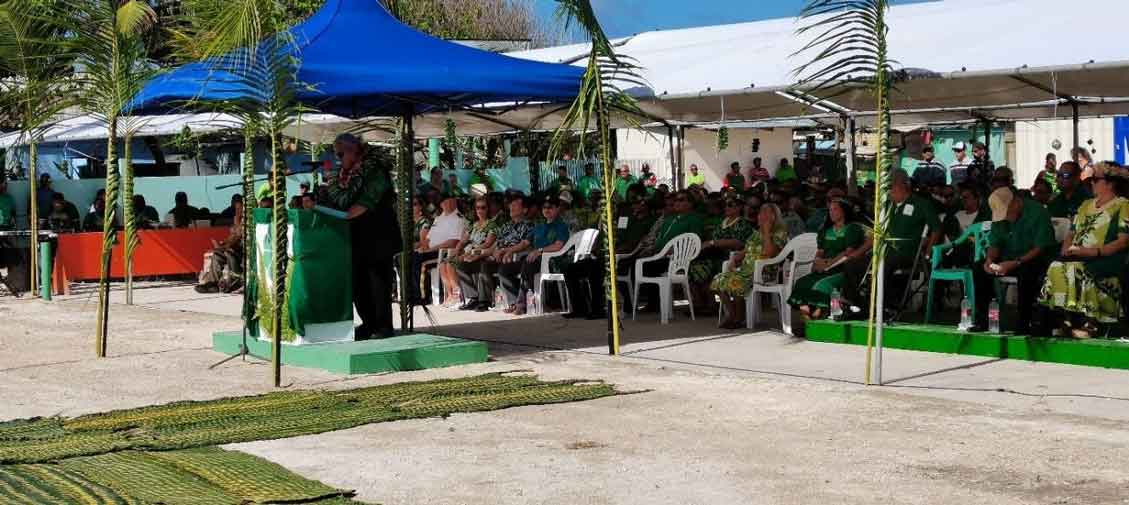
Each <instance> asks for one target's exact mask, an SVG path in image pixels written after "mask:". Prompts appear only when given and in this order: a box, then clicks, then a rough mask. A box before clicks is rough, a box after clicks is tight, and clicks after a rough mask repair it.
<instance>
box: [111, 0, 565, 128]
mask: <svg viewBox="0 0 1129 505" xmlns="http://www.w3.org/2000/svg"><path fill="white" fill-rule="evenodd" d="M284 39H288V40H289V42H288V43H287V44H285V45H284V49H282V51H285V52H287V53H288V54H289V55H292V56H294V57H295V58H296V59H297V61H298V62H299V63H298V68H297V75H296V79H295V81H296V82H295V86H294V87H295V88H296V89H298V92H297V99H298V100H299V101H300V102H302V103H303V104H305V105H308V106H310V107H313V108H316V109H317V110H319V111H321V112H325V113H329V114H335V115H338V116H343V117H354V118H355V117H364V116H398V115H402V114H404V113H406V112H409V111H410V112H414V113H426V112H435V111H443V110H449V109H458V108H461V107H467V106H476V105H481V104H486V103H498V102H513V103H522V102H559V101H567V100H572V99H573V98H575V97H576V94H577V92H578V90H579V86H580V79H581V76H582V74H583V69H581V68H577V67H573V66H569V65H561V64H555V63H542V62H536V61H531V60H524V59H519V58H513V57H509V56H505V55H501V54H496V53H491V52H487V51H482V50H479V49H475V48H472V47H467V46H464V45H460V44H456V43H453V42H448V41H445V40H442V39H438V38H435V37H432V36H430V35H427V34H425V33H422V32H420V31H417V30H415V29H413V28H411V27H409V26H407V25H404V24H403V23H400V22H399V21H398V20H396V19H395V18H393V17H392V15H391V14H389V13H388V11H387V10H385V9H384V7H383V6H382V5H381V4H380V3H379V2H378V1H377V0H328V1H327V2H326V4H325V5H324V6H323V7H322V8H321V9H320V10H318V11H317V12H316V13H314V14H313V15H312V16H311V17H310V18H309V19H307V20H306V21H304V22H302V23H300V24H298V25H296V26H294V27H293V28H291V29H290V30H288V33H287V36H286V37H284ZM266 47H267V46H266V45H264V46H263V48H266ZM268 53H269V51H267V50H260V51H258V57H259V58H266V57H267V54H268ZM230 56H235V57H238V56H239V55H238V54H235V55H230ZM230 60H231V58H230V57H229V58H217V59H215V60H211V61H204V62H196V63H191V64H188V65H185V66H182V67H180V68H177V69H175V70H173V71H171V72H169V73H167V74H164V75H161V76H159V77H157V78H155V79H154V80H153V81H152V82H150V83H149V84H148V85H146V86H145V88H144V89H142V91H141V92H140V93H139V94H138V95H137V97H135V99H134V101H133V102H132V104H131V107H129V109H130V112H131V113H133V114H152V113H167V112H170V111H176V110H178V109H182V108H183V107H185V106H186V105H187V104H189V103H190V102H192V101H231V100H257V99H261V98H262V96H263V94H264V92H263V91H262V90H260V89H256V87H255V86H254V85H253V83H250V82H248V81H247V80H245V79H243V78H241V77H240V76H239V75H237V72H233V71H232V69H231V68H226V69H225V68H222V67H224V66H228V67H230V65H226V64H224V63H220V62H223V61H230Z"/></svg>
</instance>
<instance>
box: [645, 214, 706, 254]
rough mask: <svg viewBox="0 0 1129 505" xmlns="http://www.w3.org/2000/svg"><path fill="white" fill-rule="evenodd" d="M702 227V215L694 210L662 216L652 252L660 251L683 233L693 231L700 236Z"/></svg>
mask: <svg viewBox="0 0 1129 505" xmlns="http://www.w3.org/2000/svg"><path fill="white" fill-rule="evenodd" d="M704 229H705V225H704V223H703V222H702V216H700V215H698V214H696V213H694V212H690V213H687V214H672V215H670V216H667V217H665V218H663V220H662V223H661V225H660V226H659V230H658V235H656V236H655V245H654V252H658V251H661V250H662V248H663V247H666V244H667V243H669V242H670V241H671V240H674V238H675V237H677V236H679V235H682V234H683V233H693V234H695V235H698V236H699V237H701V236H702V232H703V231H704Z"/></svg>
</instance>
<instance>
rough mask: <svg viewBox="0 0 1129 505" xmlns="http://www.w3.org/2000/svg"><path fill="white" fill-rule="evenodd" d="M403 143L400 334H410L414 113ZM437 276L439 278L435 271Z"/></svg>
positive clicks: (403, 124) (402, 130)
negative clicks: (402, 332)
mask: <svg viewBox="0 0 1129 505" xmlns="http://www.w3.org/2000/svg"><path fill="white" fill-rule="evenodd" d="M398 133H399V137H400V139H399V140H400V143H399V145H398V146H397V150H396V161H397V178H398V179H399V180H398V181H397V186H399V188H398V189H399V197H400V203H399V206H398V209H397V210H398V213H397V214H398V216H399V219H400V238H401V241H402V243H403V247H402V248H401V251H400V330H401V331H405V332H408V331H411V330H414V329H415V321H414V315H415V314H414V312H415V311H414V307H413V305H412V303H413V302H414V301H413V300H412V299H411V293H412V290H411V288H412V283H413V282H419V281H418V280H417V279H412V278H411V277H412V275H411V257H412V250H413V247H412V245H413V244H415V237H413V236H412V232H413V231H414V229H415V227H414V226H413V223H412V214H411V212H412V199H413V198H414V197H415V196H414V194H415V186H416V184H415V180H414V173H415V168H414V163H412V161H413V159H412V158H413V153H412V151H413V149H412V147H413V144H412V143H413V141H414V138H413V137H415V133H414V132H413V130H412V112H411V111H408V112H407V113H406V114H404V117H403V118H401V120H400V125H399V128H398ZM435 275H439V272H438V271H436V272H435ZM435 302H436V303H438V300H435Z"/></svg>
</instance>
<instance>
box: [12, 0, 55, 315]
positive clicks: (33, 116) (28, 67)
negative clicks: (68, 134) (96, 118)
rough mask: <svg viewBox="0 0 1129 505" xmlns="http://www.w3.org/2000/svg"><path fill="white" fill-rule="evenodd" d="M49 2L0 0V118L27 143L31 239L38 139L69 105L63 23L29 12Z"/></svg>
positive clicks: (34, 266)
mask: <svg viewBox="0 0 1129 505" xmlns="http://www.w3.org/2000/svg"><path fill="white" fill-rule="evenodd" d="M50 2H51V0H5V1H3V2H0V76H3V77H5V78H4V79H2V80H0V121H4V122H7V123H10V124H13V125H16V127H17V128H18V129H19V132H20V137H21V138H20V141H21V143H23V144H26V145H27V146H28V158H29V159H28V161H29V169H28V183H29V186H30V188H29V191H30V193H29V194H31V195H33V197H32V198H31V200H30V201H31V202H32V204H31V205H29V206H28V221H29V225H30V230H31V234H32V237H36V236H38V234H39V209H38V206H37V205H35V203H34V202H35V201H36V200H35V198H34V195H35V194H36V193H37V191H38V188H37V184H38V182H39V146H38V144H39V142H40V140H42V138H43V134H44V132H45V130H46V128H47V127H48V126H50V123H51V122H52V121H54V120H55V118H56V117H57V116H58V115H59V114H60V113H61V112H62V111H63V110H64V109H65V108H66V107H68V106H69V105H71V103H72V102H71V101H70V98H71V96H72V95H71V93H70V92H69V91H70V88H71V84H70V83H68V82H67V81H66V79H65V77H66V75H68V74H69V72H70V64H71V62H72V57H73V55H72V54H71V51H70V48H69V46H68V45H67V44H66V43H65V42H64V41H63V36H64V34H65V33H66V32H67V26H66V24H65V23H61V22H60V20H59V19H58V18H55V17H51V16H38V15H32V14H31V13H33V12H39V11H40V10H41V9H42V7H43V6H44V5H48V6H49V5H50ZM29 247H30V262H29V263H30V265H29V266H30V272H31V276H30V277H31V290H32V293H38V292H39V289H38V282H39V275H38V272H39V269H38V262H39V250H38V249H39V241H38V240H35V239H33V240H30V241H29Z"/></svg>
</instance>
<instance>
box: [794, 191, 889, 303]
mask: <svg viewBox="0 0 1129 505" xmlns="http://www.w3.org/2000/svg"><path fill="white" fill-rule="evenodd" d="M827 213H828V218H829V219H828V222H827V224H826V225H824V227H823V229H822V230H820V232H819V238H818V239H817V240H818V244H819V245H818V250H817V251H816V253H815V265H813V266H812V272H811V273H809V274H807V275H805V276H803V277H800V278H799V279H796V283H795V284H794V285H793V286H792V296H791V297H790V298H788V304H789V305H791V306H793V307H796V308H798V309H800V313H801V314H803V316H804V320H808V319H821V318H823V316H824V315H825V313H826V311H827V309H828V308H830V306H831V292H832V291H834V290H836V289H839V288H840V287H841V286H842V285H843V272H842V267H843V265H844V264H845V263H847V262H848V261H853V260H855V259H858V258H861V257H863V256H864V255H866V254H867V252H868V251H870V246H871V238H870V234H869V233H868V232H867V230H866V228H865V227H863V226H862V225H861V224H858V223H856V222H855V215H854V210H853V209H852V208H851V205H850V203H848V202H847V201H846V200H842V199H839V198H836V199H833V200H831V201H830V202H828V205H827Z"/></svg>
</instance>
